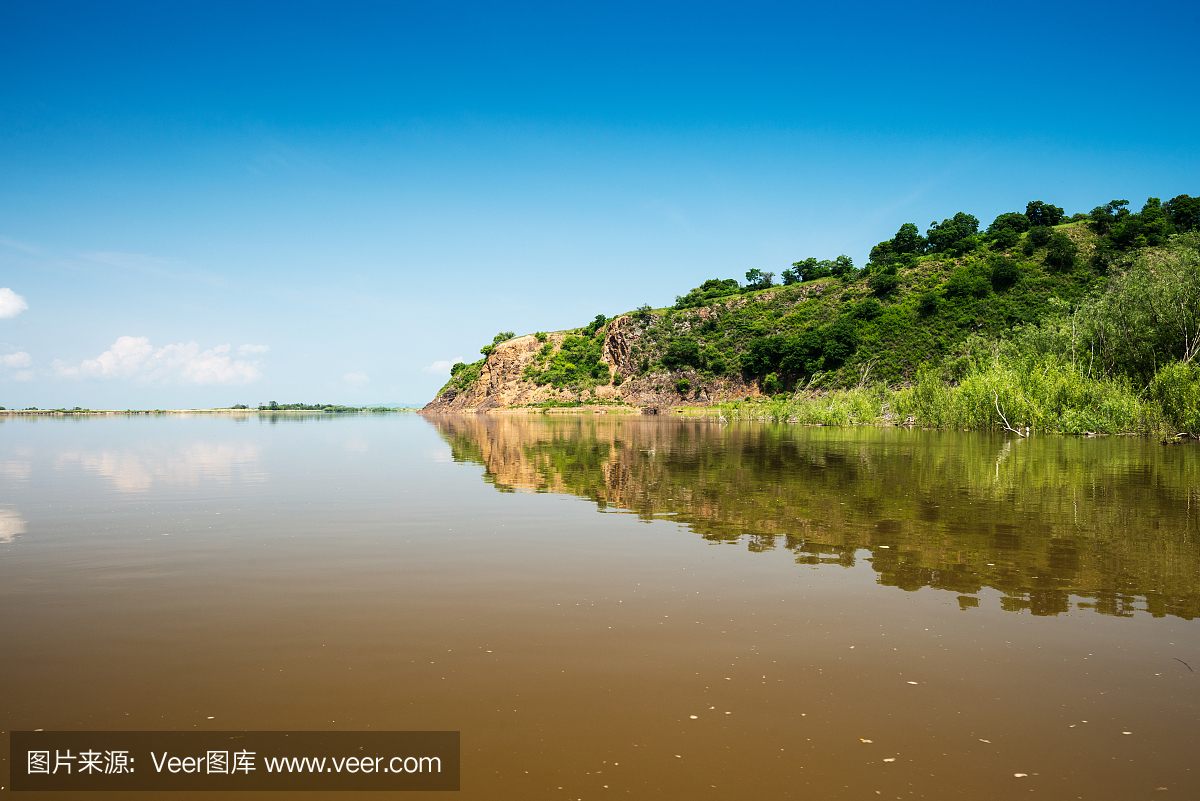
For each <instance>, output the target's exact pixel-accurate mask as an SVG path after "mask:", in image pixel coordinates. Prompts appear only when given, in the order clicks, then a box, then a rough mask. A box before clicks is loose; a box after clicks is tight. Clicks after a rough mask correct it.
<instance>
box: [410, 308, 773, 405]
mask: <svg viewBox="0 0 1200 801" xmlns="http://www.w3.org/2000/svg"><path fill="white" fill-rule="evenodd" d="M643 336H644V331H643V329H642V327H641V325H640V324H639V323H638V321H637V319H636V317H635V316H634V315H630V314H623V315H621V316H620V317H617V318H615V319H613V320H610V321H609V322H608V324H607V325H606V326H605V328H604V345H603V350H602V354H603V355H602V357H601V361H603V362H604V363H605V364H607V365H608V366H609V368H610V369H611V370H612V371H613V373H614V374H615V375H619V376H621V379H622V383H621V384H620V385H619V386H616V385H614V384H607V385H603V386H598V387H596V388H595V389H594V390H587V391H583V392H580V391H577V390H573V389H555V388H554V387H552V386H550V385H543V386H538V385H537V384H535V383H533V382H532V381H527V380H525V379H523V378H522V377H521V375H522V373H523V372H524V370H525V368H526V367H528V366H529V365H530V364H531V363H533V361H534V359H535V358H536V357H537V354H538V351H539V350H540V349H541V347H542V343H540V342H538V341H537V339H536V338H535V337H534V336H533V335H532V334H531V335H529V336H523V337H517V338H516V339H510V340H508V341H506V342H501V343H499V344H498V345H496V346H495V348H494V349H493V350H492V352H491V353H489V354H488V356H487V359H486V360H485V361H484V364H483V371H482V373H481V374H480V376H479V380H478V381H476V382H475V383H474V384H473V385H471V386H469V387H467V388H466V389H464V390H462V391H457V390H455V389H447V390H446V391H445V392H443V393H442V394H440V395H438V396H437V397H436V398H434V399H433V400H432V401H430V402H429V404H428V405H426V406H425V408H424V409H423V411H426V412H486V411H489V410H492V409H505V408H511V407H514V406H528V405H531V404H536V403H542V402H545V401H549V400H561V401H579V400H596V401H611V402H613V403H628V404H632V405H634V406H667V407H669V406H706V405H708V404H710V403H713V402H715V401H723V400H734V399H740V398H745V397H756V396H758V395H759V394H760V392H759V389H758V386H757V385H756V384H747V383H746V382H744V381H742V380H741V379H740V378H717V379H708V380H705V379H702V378H701V377H700V376H699V374H698V373H697V372H696V371H695V370H676V371H673V372H666V371H662V370H659V371H655V372H649V373H645V374H644V375H640V376H639V375H637V371H638V364H637V358H636V356H635V352H636V350H637V346H638V345H639V343H641V341H642V338H643ZM566 337H567V334H566V333H562V332H560V333H557V334H550V335H549V339H548V340H547V341H548V342H550V343H551V344H553V345H554V346H555V347H556V348H557V347H558V346H559V345H561V344H562V341H563V340H564V339H565V338H566ZM681 378H686V379H687V380H688V381H689V382H690V383H691V387H690V388H689V390H688V391H687V392H686V393H680V392H678V391H677V390H676V389H675V386H676V382H677V381H678V380H679V379H681Z"/></svg>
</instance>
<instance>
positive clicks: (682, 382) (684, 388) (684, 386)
mask: <svg viewBox="0 0 1200 801" xmlns="http://www.w3.org/2000/svg"><path fill="white" fill-rule="evenodd" d="M691 388H692V382H691V381H688V380H687V379H686V378H681V379H679V380H678V381H676V382H675V391H676V392H678V393H679V394H680V395H686V394H687V393H688V390H689V389H691Z"/></svg>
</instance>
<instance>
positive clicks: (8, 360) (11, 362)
mask: <svg viewBox="0 0 1200 801" xmlns="http://www.w3.org/2000/svg"><path fill="white" fill-rule="evenodd" d="M31 363H32V359H30V358H29V354H28V353H26V352H25V351H23V350H19V351H17V352H16V353H9V354H8V355H6V356H0V364H3V365H4V366H5V367H28V366H29V365H30V364H31Z"/></svg>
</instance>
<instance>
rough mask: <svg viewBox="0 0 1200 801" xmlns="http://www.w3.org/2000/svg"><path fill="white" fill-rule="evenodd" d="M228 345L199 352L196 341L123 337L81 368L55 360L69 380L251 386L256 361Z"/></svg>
mask: <svg viewBox="0 0 1200 801" xmlns="http://www.w3.org/2000/svg"><path fill="white" fill-rule="evenodd" d="M230 350H231V347H230V346H229V345H218V346H217V347H215V348H212V349H211V350H205V351H202V350H200V346H199V345H197V344H196V343H195V342H187V343H183V342H180V343H178V344H175V345H166V346H165V347H162V348H155V347H154V346H153V345H151V344H150V340H149V339H147V338H146V337H120V338H119V339H117V341H116V342H114V343H113V344H112V347H111V348H109V349H108V350H106V351H105V352H104V353H101V354H100V355H99V356H97V357H96V358H94V359H84V360H83V361H82V362H80V363H79V365H78V366H76V365H73V364H70V363H68V362H65V361H63V360H62V359H56V360H55V361H54V365H53V366H54V370H55V372H56V373H58V374H59V375H60V376H64V377H67V378H126V379H132V380H135V381H138V382H139V383H144V384H149V383H154V382H159V383H171V382H178V383H181V384H248V383H250V382H251V381H255V380H257V379H259V378H261V377H262V372H261V371H260V370H259V368H258V362H257V361H245V360H242V359H234V358H233V357H232V356H230V355H229V352H230Z"/></svg>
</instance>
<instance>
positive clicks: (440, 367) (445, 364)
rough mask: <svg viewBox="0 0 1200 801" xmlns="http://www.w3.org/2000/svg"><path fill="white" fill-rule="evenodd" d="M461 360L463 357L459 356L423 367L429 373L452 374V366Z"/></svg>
mask: <svg viewBox="0 0 1200 801" xmlns="http://www.w3.org/2000/svg"><path fill="white" fill-rule="evenodd" d="M461 361H462V357H461V356H459V357H458V358H457V359H451V360H450V361H438V362H434V363H433V364H431V365H429V366H428V367H422V368H421V369H422V370H424V371H425V372H427V373H434V374H436V375H450V368H451V367H453V366H454V365H455V364H457V363H458V362H461Z"/></svg>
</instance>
